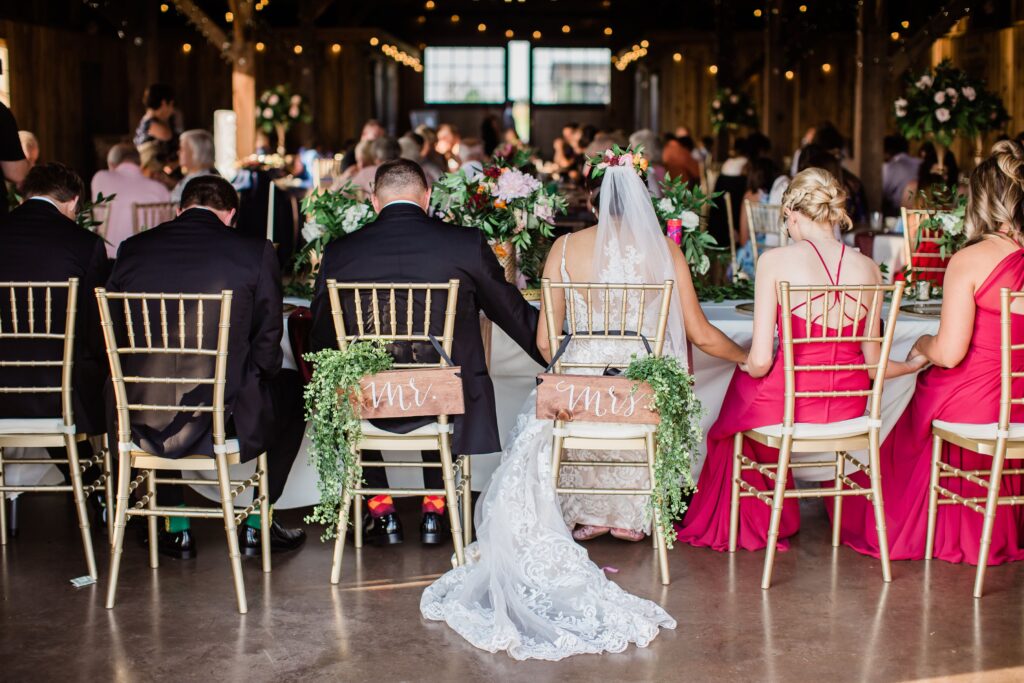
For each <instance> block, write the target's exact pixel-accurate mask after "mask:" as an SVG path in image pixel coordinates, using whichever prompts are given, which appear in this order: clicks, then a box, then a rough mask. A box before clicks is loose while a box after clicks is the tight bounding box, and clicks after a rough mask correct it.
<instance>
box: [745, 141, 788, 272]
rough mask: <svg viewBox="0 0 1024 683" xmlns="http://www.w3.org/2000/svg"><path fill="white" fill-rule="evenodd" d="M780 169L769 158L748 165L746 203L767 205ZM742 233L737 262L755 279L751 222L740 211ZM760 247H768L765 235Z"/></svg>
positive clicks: (759, 244)
mask: <svg viewBox="0 0 1024 683" xmlns="http://www.w3.org/2000/svg"><path fill="white" fill-rule="evenodd" d="M778 174H779V172H778V168H777V167H776V166H775V162H774V161H772V160H771V159H769V158H767V157H761V158H760V159H754V160H753V161H751V162H750V163H749V164H747V191H746V192H745V193H744V194H743V201H744V202H748V201H749V202H753V203H755V204H767V203H769V202H768V198H769V196H770V193H771V191H772V187H773V186H774V185H775V179H776V178H777V177H778ZM739 222H740V231H739V237H737V239H736V244H737V246H738V249H737V250H736V262H737V264H738V265H739V267H740V269H741V270H742V271H743V272H745V273H746V274H747V275H748V276H749V277H751V278H753V277H754V248H753V246H752V245H751V242H750V222H749V221H748V220H747V212H746V210H745V209H744V210H743V211H740V221H739ZM760 238H761V239H760V241H758V247H759V248H760V247H762V246H767V245H766V244H765V235H760Z"/></svg>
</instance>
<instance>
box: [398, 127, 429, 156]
mask: <svg viewBox="0 0 1024 683" xmlns="http://www.w3.org/2000/svg"><path fill="white" fill-rule="evenodd" d="M398 146H399V147H400V148H401V150H402V155H401V158H402V159H408V160H409V161H415V162H416V163H420V155H421V154H422V151H423V138H422V137H421V136H419V135H417V134H416V133H413V132H412V131H409V132H408V133H406V134H405V135H403V136H402V137H400V138H398Z"/></svg>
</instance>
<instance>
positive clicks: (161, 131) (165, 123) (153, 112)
mask: <svg viewBox="0 0 1024 683" xmlns="http://www.w3.org/2000/svg"><path fill="white" fill-rule="evenodd" d="M142 103H143V104H144V105H145V107H146V112H145V113H144V114H143V115H142V120H141V121H139V125H138V127H136V129H135V137H134V139H133V140H132V142H134V143H135V146H136V147H138V148H139V153H140V154H141V155H142V158H143V162H144V165H145V166H150V165H152V166H153V167H154V170H157V171H158V170H160V169H162V168H163V166H164V165H165V164H169V163H172V162H173V161H174V159H175V157H176V156H177V153H178V133H179V131H178V130H176V123H175V121H174V90H173V89H172V88H171V87H170V86H169V85H165V84H163V83H154V84H152V85H151V86H149V87H148V88H146V92H145V93H144V94H143V96H142Z"/></svg>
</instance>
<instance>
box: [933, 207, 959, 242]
mask: <svg viewBox="0 0 1024 683" xmlns="http://www.w3.org/2000/svg"><path fill="white" fill-rule="evenodd" d="M936 218H938V219H939V222H940V223H942V231H943V232H944V233H946V234H947V235H953V236H956V235H960V234H963V231H964V222H963V221H962V220H960V218H959V217H958V216H956V215H955V214H953V213H949V212H945V211H944V212H942V213H940V214H938V216H936Z"/></svg>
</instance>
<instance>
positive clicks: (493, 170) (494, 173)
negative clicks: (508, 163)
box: [484, 166, 501, 178]
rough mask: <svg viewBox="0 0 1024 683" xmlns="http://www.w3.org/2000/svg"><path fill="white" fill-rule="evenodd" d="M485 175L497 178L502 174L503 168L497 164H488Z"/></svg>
mask: <svg viewBox="0 0 1024 683" xmlns="http://www.w3.org/2000/svg"><path fill="white" fill-rule="evenodd" d="M484 175H485V176H487V177H488V178H497V177H498V176H500V175H501V169H500V168H498V167H497V166H488V167H487V168H485V169H484Z"/></svg>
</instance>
